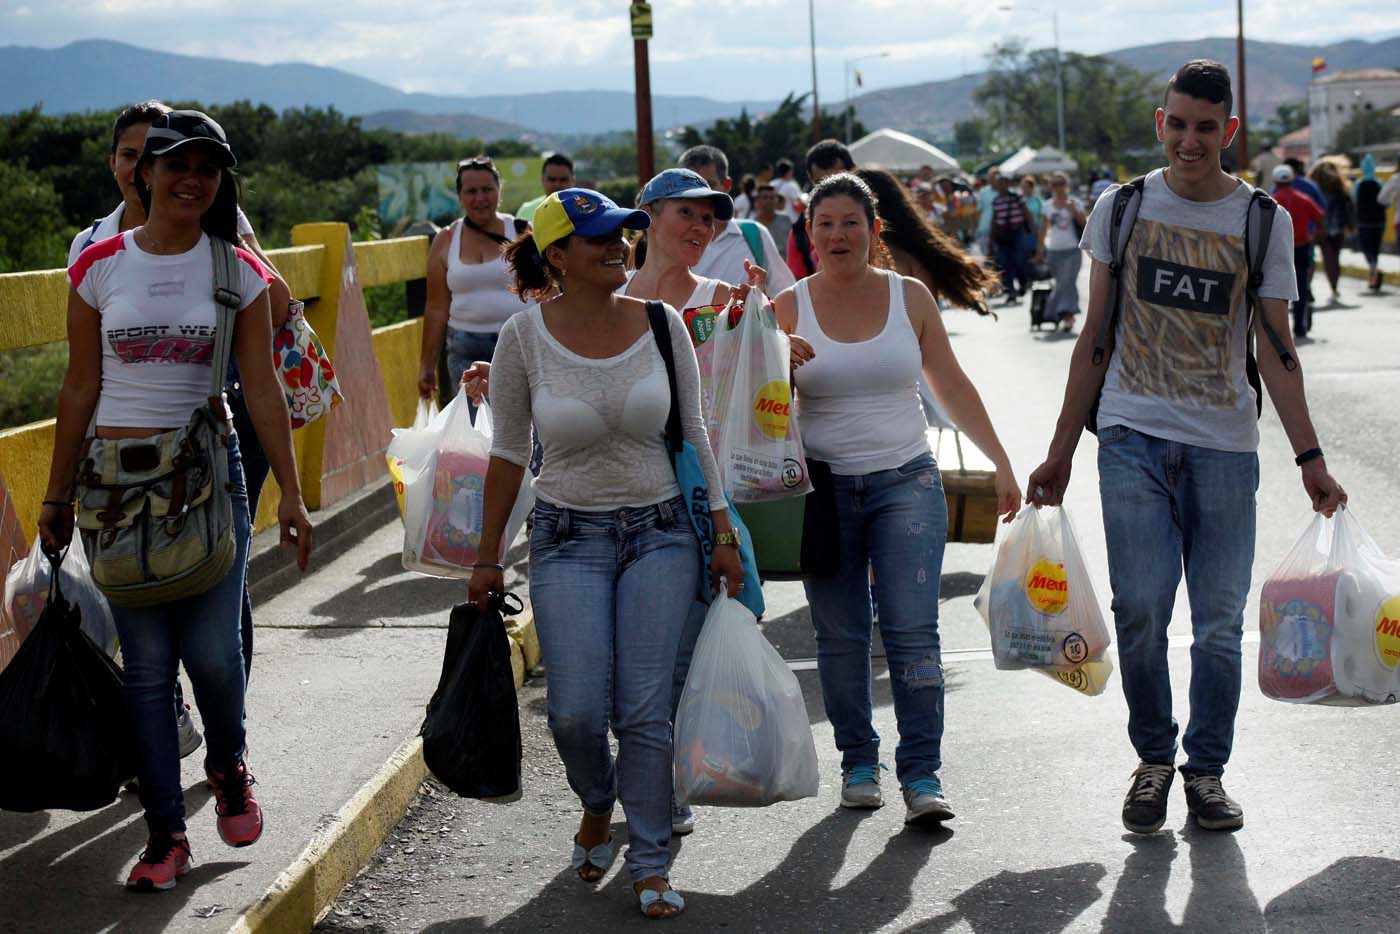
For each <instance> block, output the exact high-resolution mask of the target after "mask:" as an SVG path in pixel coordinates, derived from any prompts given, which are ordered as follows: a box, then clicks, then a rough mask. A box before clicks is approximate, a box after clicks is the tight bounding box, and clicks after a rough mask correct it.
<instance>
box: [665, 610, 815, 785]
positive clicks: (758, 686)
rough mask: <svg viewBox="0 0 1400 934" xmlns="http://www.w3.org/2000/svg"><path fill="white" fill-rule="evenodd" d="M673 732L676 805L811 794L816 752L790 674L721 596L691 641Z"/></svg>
mask: <svg viewBox="0 0 1400 934" xmlns="http://www.w3.org/2000/svg"><path fill="white" fill-rule="evenodd" d="M674 735H675V772H676V774H675V794H676V800H677V802H679V803H681V804H713V805H720V806H722V807H764V806H766V805H769V804H773V803H775V802H778V801H796V800H798V799H799V798H811V797H813V796H815V795H816V793H817V779H818V776H817V749H816V746H815V744H814V743H813V742H812V728H811V726H810V725H809V724H808V722H807V705H806V704H805V703H804V702H803V700H802V688H801V687H800V686H799V685H798V683H797V676H796V675H794V674H793V673H792V671H791V670H790V669H789V668H788V666H787V662H785V661H783V659H782V656H780V655H779V654H778V652H777V650H776V649H774V648H773V646H771V645H769V644H768V640H767V639H765V638H763V633H761V632H759V629H758V620H757V619H756V618H755V617H754V615H753V614H752V613H751V612H749V611H748V610H747V609H745V608H744V606H743V604H741V603H739V602H738V601H737V600H732V599H730V598H729V597H727V596H725V595H724V594H723V593H721V594H720V595H719V596H718V597H716V598H715V600H714V602H713V603H712V604H710V610H709V613H708V614H707V615H706V616H705V625H704V628H703V629H701V630H700V638H699V639H698V640H697V641H696V643H695V654H694V655H693V656H692V657H691V662H690V673H689V674H688V675H687V677H686V679H685V690H684V692H683V693H682V694H681V702H680V706H679V708H678V709H677V711H676V720H675V734H674Z"/></svg>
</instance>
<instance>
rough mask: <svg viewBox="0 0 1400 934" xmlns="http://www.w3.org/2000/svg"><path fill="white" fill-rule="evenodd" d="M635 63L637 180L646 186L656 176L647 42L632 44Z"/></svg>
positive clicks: (640, 40) (636, 41) (643, 40)
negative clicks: (648, 180)
mask: <svg viewBox="0 0 1400 934" xmlns="http://www.w3.org/2000/svg"><path fill="white" fill-rule="evenodd" d="M632 52H633V56H634V58H635V59H636V62H637V179H638V182H639V184H643V185H645V184H646V181H647V179H649V178H651V177H652V176H654V175H655V174H656V153H655V151H654V148H653V147H654V145H655V140H654V134H653V133H652V128H651V63H650V62H649V61H648V59H647V40H645V39H636V40H633V42H632Z"/></svg>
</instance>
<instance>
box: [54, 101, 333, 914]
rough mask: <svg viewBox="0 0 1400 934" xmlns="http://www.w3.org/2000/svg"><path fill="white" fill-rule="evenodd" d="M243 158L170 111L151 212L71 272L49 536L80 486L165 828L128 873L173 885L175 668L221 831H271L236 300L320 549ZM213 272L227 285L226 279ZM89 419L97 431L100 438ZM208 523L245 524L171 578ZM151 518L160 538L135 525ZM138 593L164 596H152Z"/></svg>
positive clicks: (261, 413) (179, 865)
mask: <svg viewBox="0 0 1400 934" xmlns="http://www.w3.org/2000/svg"><path fill="white" fill-rule="evenodd" d="M235 164H236V160H235V158H234V155H233V149H232V148H231V147H230V146H229V144H228V141H227V139H226V137H225V136H224V131H223V129H222V128H221V127H220V126H219V125H218V124H217V123H215V122H214V121H213V120H211V119H210V118H209V117H208V116H206V115H205V114H202V113H200V112H198V111H193V110H177V111H172V112H170V113H168V114H165V115H163V116H162V117H161V118H160V119H158V120H157V121H156V122H155V123H154V124H152V126H151V129H150V131H149V132H148V133H147V135H146V143H145V149H144V151H143V154H142V156H141V160H140V162H139V163H138V164H137V167H136V179H137V190H138V193H139V194H140V197H141V200H142V202H143V204H144V205H145V207H146V222H145V224H143V225H142V226H140V227H137V228H134V229H133V230H129V231H127V232H126V233H123V234H121V235H119V236H116V237H113V238H111V239H109V240H104V241H102V242H101V243H96V244H94V245H93V246H90V247H88V248H87V249H86V250H84V251H83V253H82V255H81V256H79V257H78V261H77V262H76V263H74V264H73V266H72V268H70V269H69V271H68V276H69V280H70V282H71V288H70V290H69V295H68V346H69V360H68V370H67V373H66V374H65V376H64V381H63V388H62V390H61V391H60V393H59V402H58V426H57V430H56V435H55V439H54V450H53V461H52V466H51V468H50V473H49V484H48V491H47V493H46V494H45V499H44V507H43V511H42V512H41V513H40V515H39V535H40V538H41V540H42V542H43V544H44V547H45V548H46V549H47V550H49V551H51V552H56V551H58V550H60V549H62V548H64V547H65V546H67V544H68V543H69V541H70V540H71V539H72V536H73V529H74V513H73V501H74V498H75V492H77V491H81V493H82V500H81V502H82V507H83V515H82V517H81V518H82V521H83V524H84V525H83V527H84V545H85V546H88V547H87V551H88V556H89V559H90V560H91V561H92V564H93V576H94V580H95V581H97V583H98V585H99V586H100V587H101V588H102V589H103V592H104V593H106V594H107V596H108V598H109V600H111V601H112V604H113V606H112V614H113V617H114V618H115V620H116V624H117V632H118V633H119V635H120V637H121V643H122V657H123V660H124V662H125V666H126V668H125V684H124V689H123V697H124V700H125V707H126V714H127V719H128V722H129V724H130V727H131V730H132V733H133V738H134V741H135V747H136V753H137V759H138V761H137V769H136V772H137V777H138V778H139V779H140V786H141V803H142V805H143V807H144V808H145V811H146V823H147V825H148V826H149V828H150V839H149V841H148V842H147V845H146V849H145V851H144V852H143V853H142V855H141V858H140V859H139V860H138V861H137V863H136V865H135V867H134V868H133V869H132V870H131V873H130V875H129V876H128V878H127V885H128V886H129V887H131V888H134V889H144V890H156V889H168V888H171V887H173V886H174V885H175V880H176V878H177V877H178V876H180V875H182V874H184V873H185V872H187V871H188V870H189V866H190V846H189V842H188V840H186V838H185V808H184V796H183V793H182V789H181V786H180V760H179V747H178V740H177V735H176V725H175V718H174V717H172V716H170V699H171V697H173V696H174V691H175V677H176V668H177V665H178V663H179V662H183V663H184V666H185V670H186V671H187V672H188V673H189V676H190V681H191V683H192V684H193V686H194V692H195V699H196V702H197V703H198V705H199V710H200V714H201V715H202V718H203V720H204V726H205V733H206V738H207V741H208V742H207V745H206V747H205V748H206V752H207V755H206V757H205V760H204V767H205V774H206V775H207V776H208V778H209V781H210V783H211V785H212V786H213V788H214V795H215V798H216V800H217V808H216V811H217V813H218V829H219V834H220V836H222V837H223V839H224V841H225V842H226V843H228V844H229V845H230V846H247V845H249V844H251V843H253V842H254V841H256V840H257V839H258V837H259V836H261V834H262V827H263V820H262V812H261V809H260V808H259V806H258V802H257V800H256V798H254V796H253V776H252V775H251V774H250V773H249V772H248V767H247V763H246V762H245V761H244V752H245V733H244V723H243V717H244V705H243V702H244V689H245V676H244V669H243V655H242V644H241V643H242V639H241V635H240V624H241V621H240V617H241V615H242V599H243V588H244V571H245V568H246V566H247V553H248V543H249V540H250V537H251V533H250V517H249V514H248V498H247V494H246V491H245V488H244V483H243V470H242V463H241V460H240V457H239V448H238V435H237V434H236V433H234V432H233V431H232V430H230V429H229V428H228V427H227V408H226V407H225V405H224V403H223V399H222V396H221V393H220V392H219V389H218V387H221V386H222V385H223V377H224V373H223V371H222V369H218V368H219V362H218V358H219V357H220V356H227V353H228V349H229V348H228V345H229V342H230V335H229V334H228V333H227V331H226V330H225V329H224V328H223V327H221V325H220V319H221V318H223V319H225V320H226V321H227V320H230V315H229V314H228V312H227V311H223V312H221V311H220V308H221V306H222V307H224V308H228V309H233V308H236V309H237V310H236V313H234V314H233V315H232V316H231V320H232V322H233V334H232V335H231V341H232V344H233V346H234V348H235V349H236V351H237V354H238V359H239V361H240V363H241V369H242V374H243V383H244V392H245V398H246V400H247V403H248V408H249V411H250V412H251V414H252V417H253V424H254V427H255V428H256V430H257V434H258V437H259V440H260V441H261V442H262V446H263V448H264V450H265V451H266V453H267V456H268V461H269V462H270V463H271V465H272V472H273V474H274V475H275V476H276V478H277V483H278V485H279V486H280V487H281V489H282V502H281V506H280V508H279V515H278V518H279V521H280V523H281V528H282V539H283V541H284V542H289V543H292V542H294V543H295V544H296V546H297V550H298V564H299V565H300V567H301V568H302V569H303V570H305V568H306V562H307V560H308V559H309V557H310V554H311V521H310V519H309V518H308V517H307V514H306V507H305V505H304V504H303V503H302V499H301V487H300V483H299V481H298V478H297V472H296V464H295V462H294V460H293V455H292V443H291V428H290V424H289V421H288V417H287V406H286V399H285V396H284V394H283V391H282V387H281V385H280V384H279V382H278V380H277V378H276V375H275V373H274V372H273V369H272V355H271V354H270V353H269V352H268V348H269V347H270V346H271V344H272V334H271V315H270V312H269V309H268V300H267V295H266V292H267V283H268V282H269V281H270V280H271V278H272V277H271V274H270V273H269V272H268V271H267V270H266V269H264V268H263V266H262V264H261V263H259V262H258V260H257V259H256V258H255V257H254V256H253V255H252V254H250V253H248V252H246V251H244V250H241V249H239V250H237V253H236V256H234V255H233V250H232V248H231V246H230V244H232V243H235V242H237V236H238V234H237V229H236V225H237V212H238V191H237V184H236V182H235V180H234V177H233V174H232V171H231V170H232V168H233V166H234V165H235ZM220 241H222V242H220ZM230 267H231V268H230ZM216 270H217V271H216ZM216 278H217V279H218V281H219V282H220V283H224V282H227V283H228V284H227V285H222V284H221V286H220V288H219V289H217V290H216V287H215V286H216ZM216 293H217V294H216ZM211 387H213V389H212V392H211ZM201 412H202V413H204V414H203V415H201V414H200V413H201ZM90 423H92V424H95V425H96V436H95V438H93V439H85V437H84V436H85V435H86V432H87V426H88V425H89V424H90ZM182 425H183V426H186V427H185V428H180V427H179V426H182ZM180 432H185V434H184V435H181V434H180ZM181 438H183V439H184V440H183V441H181V440H180V439H181ZM204 441H207V442H208V443H207V444H202V445H201V443H202V442H204ZM220 446H226V451H220V450H219V449H218V448H219V447H220ZM99 451H100V452H102V454H101V457H100V458H99V455H98V452H99ZM218 458H227V481H226V482H227V486H226V487H225V486H224V485H223V483H222V482H220V483H210V475H211V474H212V475H213V477H215V478H217V479H219V480H220V481H222V480H223V479H224V478H223V476H222V473H223V471H222V469H221V465H220V464H218V462H217V459H218ZM99 459H100V461H101V462H100V463H98V461H99ZM167 470H168V472H167V473H164V474H162V471H167ZM131 478H137V479H136V480H134V481H131ZM140 478H148V479H140ZM118 481H120V483H119V482H118ZM129 481H130V482H129ZM75 487H76V488H77V491H75ZM206 489H207V490H208V494H207V496H205V495H204V493H203V492H202V491H203V490H206ZM187 510H188V511H187ZM206 518H207V519H208V521H210V522H213V523H219V524H221V523H222V521H223V520H224V519H227V520H228V522H229V523H230V524H231V534H230V533H226V535H227V537H224V536H222V535H221V536H220V537H219V543H220V548H219V549H217V552H216V553H217V557H218V558H219V560H211V561H210V562H208V563H206V564H201V565H200V566H199V569H200V573H199V575H192V576H191V577H190V578H189V579H188V580H183V581H178V580H177V581H171V580H168V579H163V578H162V571H161V570H160V569H161V568H164V567H165V566H166V565H165V564H164V563H163V562H164V561H165V560H167V559H170V560H176V559H182V558H183V557H185V556H184V555H183V554H181V555H176V554H172V553H170V552H157V548H158V547H160V546H162V545H165V544H167V543H168V541H173V540H177V539H179V538H180V537H181V536H182V535H184V534H187V530H188V529H190V528H191V523H194V522H202V521H205V519H206ZM228 527H229V526H228V525H222V528H224V529H227V528H228ZM137 528H145V529H158V530H159V531H158V532H157V533H156V534H151V535H145V536H137V535H134V534H133V533H132V530H133V529H137ZM89 535H91V536H92V537H91V538H89ZM224 542H227V543H228V547H227V548H223V547H222V543H224ZM128 545H129V547H131V548H132V549H134V556H133V558H132V559H131V560H130V561H128V562H127V565H126V567H127V570H128V571H129V572H132V573H131V575H130V576H131V577H133V578H134V579H133V580H123V581H121V582H120V588H121V595H120V600H119V599H118V596H116V595H115V594H116V592H117V589H118V583H117V582H116V578H115V576H113V577H109V578H104V573H105V572H104V570H103V567H104V561H103V556H102V555H101V554H99V553H98V552H95V551H94V550H93V549H94V547H99V546H100V548H102V549H107V548H112V547H116V546H121V547H126V546H128ZM153 555H158V556H159V557H160V559H161V560H160V561H153V560H152V556H153ZM225 562H227V563H226V564H225ZM225 566H226V567H227V570H226V571H225V572H224V573H223V575H222V577H217V575H216V570H217V569H219V568H223V567H225ZM114 567H115V565H114ZM214 578H216V579H214ZM104 580H105V581H106V582H105V583H104ZM176 584H179V585H181V586H182V587H183V592H181V594H180V596H179V597H178V598H176V597H173V596H172V597H170V598H168V599H167V598H165V597H164V596H163V595H164V594H167V593H173V592H174V591H175V590H176V589H178V588H177V587H176V586H175V585H176ZM133 588H135V590H133ZM141 588H147V589H146V591H145V592H146V593H147V594H155V595H157V596H158V597H160V599H159V600H155V599H151V598H148V599H144V600H143V599H142V596H141V593H140V592H138V591H140V589H141Z"/></svg>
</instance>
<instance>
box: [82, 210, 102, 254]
mask: <svg viewBox="0 0 1400 934" xmlns="http://www.w3.org/2000/svg"><path fill="white" fill-rule="evenodd" d="M103 220H104V218H101V217H99V218H98V219H97V220H95V221H93V222H92V226H91V227H89V228H88V231H87V236H86V237H84V238H83V249H84V250H86V249H87V248H88V247H90V246H92V245H93V244H94V243H96V242H97V228H98V227H101V226H102V221H103ZM79 252H81V250H80V251H79Z"/></svg>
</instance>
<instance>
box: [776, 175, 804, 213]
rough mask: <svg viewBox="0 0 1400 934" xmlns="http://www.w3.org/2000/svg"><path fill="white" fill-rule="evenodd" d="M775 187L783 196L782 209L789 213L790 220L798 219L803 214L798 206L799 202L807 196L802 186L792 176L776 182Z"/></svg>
mask: <svg viewBox="0 0 1400 934" xmlns="http://www.w3.org/2000/svg"><path fill="white" fill-rule="evenodd" d="M773 187H774V189H776V190H777V192H778V194H780V195H782V196H783V206H782V209H781V210H782V211H783V212H784V213H786V214H787V216H788V218H789V219H790V220H792V221H796V220H797V218H798V217H799V216H800V215H801V214H802V210H801V209H800V208H799V207H798V202H800V201H801V200H802V199H803V197H805V196H804V195H803V194H802V186H801V185H799V184H797V182H794V181H793V180H792V179H790V178H785V179H783V180H782V181H780V182H775V183H774V184H773Z"/></svg>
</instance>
